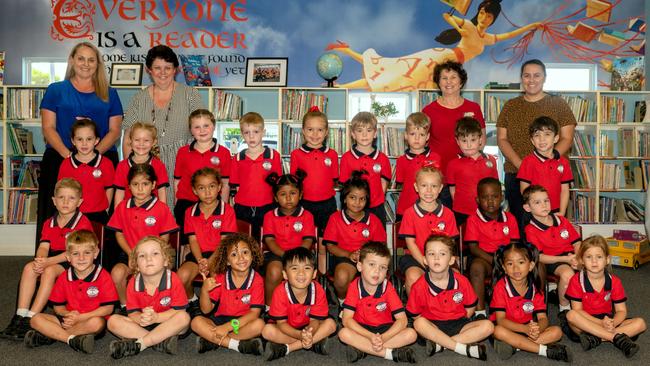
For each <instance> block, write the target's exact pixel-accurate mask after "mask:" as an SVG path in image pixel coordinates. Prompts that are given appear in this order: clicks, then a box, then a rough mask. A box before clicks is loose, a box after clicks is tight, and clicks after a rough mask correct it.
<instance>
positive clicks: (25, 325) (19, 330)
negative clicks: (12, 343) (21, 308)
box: [12, 317, 32, 341]
mask: <svg viewBox="0 0 650 366" xmlns="http://www.w3.org/2000/svg"><path fill="white" fill-rule="evenodd" d="M31 320H32V318H29V317H21V318H20V320H19V321H18V325H17V326H16V328H15V329H14V333H13V334H12V338H13V339H15V340H18V341H22V340H23V339H24V338H25V334H27V332H29V331H30V330H32V326H31V325H30V324H29V322H30V321H31Z"/></svg>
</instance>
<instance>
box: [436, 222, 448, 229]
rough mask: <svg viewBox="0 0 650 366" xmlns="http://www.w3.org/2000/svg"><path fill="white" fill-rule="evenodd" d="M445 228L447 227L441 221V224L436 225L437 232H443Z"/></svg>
mask: <svg viewBox="0 0 650 366" xmlns="http://www.w3.org/2000/svg"><path fill="white" fill-rule="evenodd" d="M446 226H447V225H445V223H444V221H441V222H439V223H438V230H440V231H445V227H446Z"/></svg>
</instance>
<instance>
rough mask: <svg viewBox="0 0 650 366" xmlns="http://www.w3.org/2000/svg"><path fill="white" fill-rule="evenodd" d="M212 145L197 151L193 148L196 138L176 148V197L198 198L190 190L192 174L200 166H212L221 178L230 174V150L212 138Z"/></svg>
mask: <svg viewBox="0 0 650 366" xmlns="http://www.w3.org/2000/svg"><path fill="white" fill-rule="evenodd" d="M212 142H213V143H214V146H212V148H211V149H209V150H207V151H206V152H203V153H202V152H199V151H198V150H196V149H195V148H194V146H195V145H196V140H194V141H193V142H192V143H191V144H189V145H185V146H183V147H181V148H180V149H178V154H177V155H176V165H175V167H174V179H179V182H178V190H177V191H176V198H177V199H183V200H189V201H194V202H196V201H198V200H199V198H198V197H197V196H196V195H195V194H194V192H192V174H194V172H196V171H197V170H199V169H201V168H208V167H210V168H214V169H215V170H216V171H218V172H219V174H220V175H221V178H225V179H228V177H229V176H230V174H231V168H230V165H231V161H232V158H231V156H230V151H229V150H228V149H226V148H225V147H223V146H221V145H219V144H218V143H217V139H212Z"/></svg>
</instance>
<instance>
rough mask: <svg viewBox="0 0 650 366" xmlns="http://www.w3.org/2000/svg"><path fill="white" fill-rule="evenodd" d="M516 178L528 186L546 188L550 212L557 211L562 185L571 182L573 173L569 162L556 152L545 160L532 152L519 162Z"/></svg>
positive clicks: (535, 152)
mask: <svg viewBox="0 0 650 366" xmlns="http://www.w3.org/2000/svg"><path fill="white" fill-rule="evenodd" d="M517 178H518V179H519V180H522V181H524V182H526V183H528V184H530V185H533V184H538V185H540V186H542V187H544V188H546V191H547V192H548V198H549V199H550V200H551V210H553V211H558V210H559V209H560V193H561V192H562V185H563V184H567V185H568V184H571V182H573V173H572V172H571V164H569V160H567V158H565V157H564V156H562V155H560V153H558V152H557V151H553V158H546V157H544V156H542V155H540V154H539V153H538V152H537V151H533V153H532V154H530V155H528V156H526V157H525V158H524V160H522V161H521V166H520V167H519V171H518V172H517Z"/></svg>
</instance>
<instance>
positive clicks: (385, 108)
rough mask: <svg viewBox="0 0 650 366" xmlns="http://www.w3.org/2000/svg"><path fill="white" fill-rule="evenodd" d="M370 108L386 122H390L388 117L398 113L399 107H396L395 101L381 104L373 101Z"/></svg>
mask: <svg viewBox="0 0 650 366" xmlns="http://www.w3.org/2000/svg"><path fill="white" fill-rule="evenodd" d="M370 108H371V109H372V113H374V114H375V116H376V117H377V118H383V119H384V121H385V122H388V117H390V116H394V115H396V114H397V107H395V103H393V102H388V103H386V104H381V103H379V102H375V101H373V102H372V104H371V105H370Z"/></svg>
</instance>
